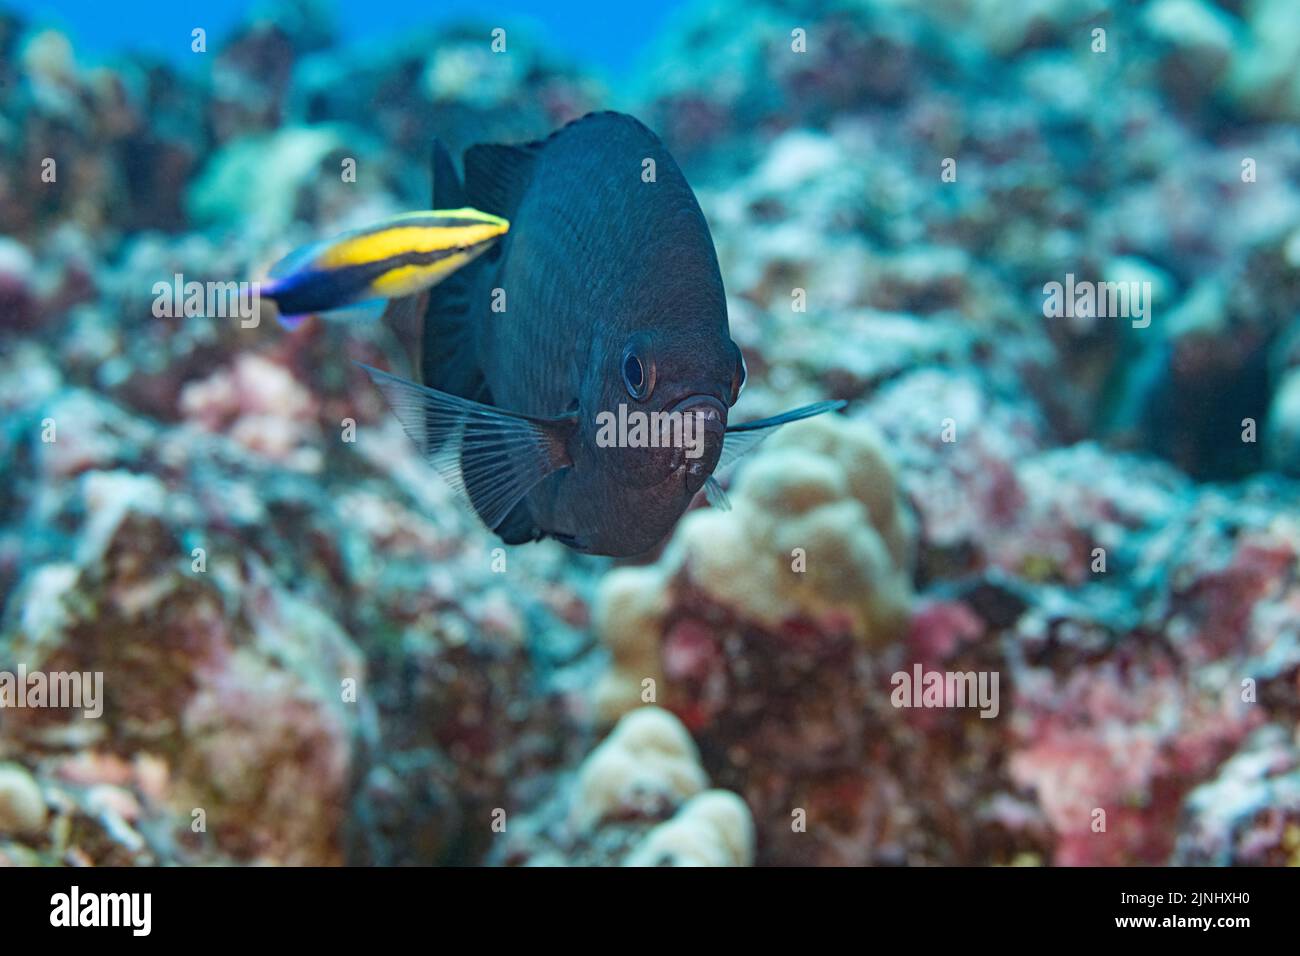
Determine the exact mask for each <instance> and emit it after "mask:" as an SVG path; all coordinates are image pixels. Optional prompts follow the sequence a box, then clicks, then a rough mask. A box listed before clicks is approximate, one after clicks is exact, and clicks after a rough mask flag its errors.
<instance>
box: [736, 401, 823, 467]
mask: <svg viewBox="0 0 1300 956" xmlns="http://www.w3.org/2000/svg"><path fill="white" fill-rule="evenodd" d="M847 404H848V403H847V402H844V401H831V402H815V403H813V404H812V405H804V406H802V407H801V408H792V409H790V411H788V412H782V413H781V414H780V415H773V416H772V417H771V418H760V419H759V420H758V421H755V422H745V423H744V424H741V425H728V426H727V433H726V436H725V437H724V438H723V440H722V454H721V455H719V456H718V464H717V467H716V468H714V469H713V474H714V475H718V474H721V473H722V471H723V469H725V468H729V467H730V466H731V465H734V464H735V463H736V460H737V459H738V458H740V456H741V455H744V454H746V453H747V452H750V451H753V450H754V448H756V447H757V446H758V444H759V443H760V442H761V441H762V440H763V439H765V438H767V437H768V436H769V435H771V434H772V433H773V432H774V431H776V430H777V429H778V428H780V427H781V426H782V425H788V424H789V423H790V422H797V421H800V420H802V419H805V418H812V417H813V416H814V415H821V414H823V413H824V412H833V411H836V410H837V409H841V408H843V407H844V406H845V405H847Z"/></svg>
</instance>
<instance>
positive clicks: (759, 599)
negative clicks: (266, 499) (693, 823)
mask: <svg viewBox="0 0 1300 956" xmlns="http://www.w3.org/2000/svg"><path fill="white" fill-rule="evenodd" d="M731 498H732V502H733V507H732V509H731V510H730V511H722V510H719V509H716V508H710V509H707V510H700V511H696V512H692V513H691V514H689V515H688V516H687V517H686V518H685V519H684V520H683V521H682V523H681V524H680V525H679V526H678V529H677V532H676V535H675V537H674V538H673V540H672V542H671V543H670V544H669V546H668V548H667V550H666V551H665V553H664V555H663V557H662V558H661V559H660V561H659V562H658V563H656V564H654V565H651V566H649V567H643V568H625V569H619V570H616V571H614V572H612V573H610V574H609V575H607V576H606V578H605V580H604V582H602V587H601V591H600V593H599V595H598V598H597V604H596V608H595V619H596V626H597V629H598V631H599V633H600V634H601V636H602V639H603V640H604V642H605V644H606V645H607V646H608V647H609V649H610V652H611V654H612V656H613V667H612V669H611V671H610V673H609V674H607V675H606V677H605V678H604V679H603V681H602V682H601V684H600V685H599V687H598V688H597V692H596V708H597V711H598V713H599V714H600V716H601V717H602V718H603V719H606V720H612V719H614V718H616V717H617V716H618V715H619V714H622V713H625V712H626V711H627V710H628V709H629V708H631V707H634V706H637V705H638V704H640V703H643V702H644V701H643V699H642V694H643V692H644V690H645V689H646V688H648V687H650V686H654V685H650V684H648V683H646V682H647V681H653V682H655V685H657V684H658V683H659V682H661V681H662V680H663V670H662V666H661V661H660V639H661V637H662V635H663V632H664V629H665V626H666V624H667V623H668V620H669V618H670V617H672V616H673V614H674V611H675V610H679V609H681V607H684V606H685V605H686V604H687V602H686V601H684V600H682V599H681V598H682V595H683V593H684V592H686V591H688V590H690V591H695V592H703V594H704V596H705V597H707V598H708V599H709V600H710V601H712V602H713V603H715V604H717V605H720V606H721V607H723V608H727V609H730V611H731V612H732V613H734V614H735V615H736V616H737V617H739V618H741V619H743V620H744V621H747V622H750V623H752V624H754V625H757V626H759V627H763V628H766V629H769V630H773V631H775V630H779V629H780V628H781V627H782V626H783V625H785V624H787V623H789V622H791V621H801V622H805V623H810V624H812V625H813V626H814V627H816V628H818V629H819V630H822V631H826V632H833V633H849V634H852V635H853V636H855V637H856V638H858V639H859V640H861V641H863V642H866V643H872V644H876V643H883V642H886V641H889V640H892V639H893V638H894V637H896V636H897V635H898V634H899V632H900V631H901V629H902V628H903V627H904V625H905V624H906V621H907V617H908V611H909V608H910V605H911V600H912V588H911V572H910V569H911V565H912V561H913V550H914V538H915V530H914V524H913V521H912V518H911V516H910V513H909V512H908V511H907V510H906V509H905V507H904V506H903V505H902V504H901V502H900V498H899V493H898V489H897V486H896V483H895V480H894V472H893V468H892V467H891V465H890V464H889V461H888V460H887V459H886V457H885V455H884V453H883V451H882V439H881V438H880V436H879V434H878V433H877V432H876V430H875V429H874V428H873V427H872V426H871V425H869V424H868V423H866V422H863V421H855V420H851V419H846V418H843V417H840V416H831V415H827V416H822V417H819V418H814V419H810V420H808V421H805V422H799V423H797V424H794V425H790V426H787V427H786V428H784V429H782V430H781V431H780V432H778V433H777V434H776V435H774V436H773V437H772V438H770V439H768V441H767V442H765V443H764V444H763V445H762V446H760V448H759V449H757V450H756V451H755V452H754V453H753V460H752V461H749V462H748V463H747V464H746V465H745V466H744V470H743V471H742V473H741V475H740V478H739V480H738V481H737V483H736V485H735V488H734V490H733V492H732V495H731ZM679 606H680V607H679ZM688 610H689V608H688Z"/></svg>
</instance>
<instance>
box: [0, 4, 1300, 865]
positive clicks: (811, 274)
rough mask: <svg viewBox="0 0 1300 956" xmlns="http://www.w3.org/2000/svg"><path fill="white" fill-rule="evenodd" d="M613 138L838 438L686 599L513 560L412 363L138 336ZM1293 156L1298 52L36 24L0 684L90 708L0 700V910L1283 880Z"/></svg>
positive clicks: (1294, 605)
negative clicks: (98, 882) (186, 884)
mask: <svg viewBox="0 0 1300 956" xmlns="http://www.w3.org/2000/svg"><path fill="white" fill-rule="evenodd" d="M197 28H201V29H203V31H204V35H203V38H202V43H200V39H199V38H198V37H197V36H196V35H195V34H194V33H193V32H192V31H193V30H195V29H197ZM494 30H504V31H505V32H504V33H503V34H501V35H500V36H501V37H502V38H504V44H505V48H504V49H503V50H501V51H499V52H498V51H495V50H494V49H493V41H494V36H496V35H495V34H494V32H493V31H494ZM199 46H202V47H203V48H202V49H198V47H199ZM599 109H619V110H624V111H627V112H630V113H632V114H633V115H635V116H637V117H638V118H640V119H641V120H643V121H644V122H645V123H646V124H647V125H649V126H650V127H651V128H652V129H654V130H655V131H656V132H657V133H658V134H659V135H660V136H661V137H662V138H663V139H664V142H665V143H666V145H667V147H668V149H669V150H670V151H671V152H672V153H673V155H674V156H675V157H676V159H677V160H678V162H679V163H681V165H682V167H683V169H684V171H685V173H686V175H687V178H688V179H689V181H690V182H691V184H692V186H693V187H694V189H695V190H696V192H697V195H698V197H699V200H700V203H701V206H702V208H703V210H704V212H705V214H706V216H707V218H708V221H709V225H710V227H711V229H712V232H713V237H714V241H715V243H716V246H717V250H718V256H719V260H720V264H721V268H722V274H723V279H724V281H725V283H726V288H727V294H728V308H729V312H730V320H731V330H732V336H733V338H734V339H735V340H736V342H737V343H738V344H739V345H740V346H741V347H742V349H743V352H744V355H745V359H746V362H747V365H748V370H749V385H748V387H747V389H746V391H745V394H744V396H743V397H742V398H741V400H740V402H739V403H738V405H737V407H736V409H735V412H734V415H733V420H734V421H741V420H745V419H749V418H759V417H762V416H765V415H769V414H774V413H776V412H779V411H781V410H783V409H785V408H787V407H789V406H791V405H794V404H799V403H803V402H813V401H818V400H821V399H826V398H837V399H844V400H846V401H847V402H848V407H847V409H846V410H845V412H844V413H842V414H840V415H836V416H825V417H823V418H818V419H813V420H810V421H808V422H805V423H800V424H798V425H792V426H789V427H788V428H787V429H784V430H783V431H782V432H781V433H780V434H778V435H777V436H775V437H774V438H772V439H770V440H769V441H767V442H765V443H764V444H763V445H762V446H760V448H759V449H758V450H757V451H756V452H754V453H753V454H752V455H751V456H748V457H747V459H746V460H745V461H744V462H743V463H742V464H741V465H740V466H739V467H738V468H737V469H736V473H735V474H734V476H732V477H731V478H730V479H729V481H728V486H729V494H730V497H731V501H732V504H733V507H732V509H731V510H730V511H722V510H717V509H712V508H709V507H708V506H706V505H704V504H703V503H702V502H701V503H699V504H698V505H697V506H696V507H695V508H694V509H693V510H692V511H691V512H690V513H688V515H687V516H686V518H685V519H683V521H682V522H681V523H680V524H679V525H678V527H677V529H676V531H675V533H674V534H673V536H672V537H671V539H670V540H669V541H668V543H667V544H666V546H665V547H664V548H663V549H661V551H659V552H658V553H654V554H651V555H647V556H645V557H644V558H643V559H640V560H632V561H611V560H609V559H604V558H595V557H590V556H583V555H580V554H577V553H574V552H572V551H570V550H568V549H566V548H564V547H563V546H561V545H559V544H557V543H555V542H554V541H543V542H540V543H536V544H530V545H524V546H518V547H509V548H507V547H504V546H502V545H501V543H500V542H499V541H498V540H497V539H496V538H495V537H494V536H493V535H492V534H491V533H490V532H488V531H486V530H484V529H483V528H482V527H481V525H479V523H478V522H477V521H476V519H475V518H474V517H473V515H472V514H471V513H470V512H469V510H468V509H467V508H466V506H464V505H463V504H462V503H461V502H460V501H459V500H458V499H456V498H455V497H454V496H453V494H452V493H451V491H450V490H449V489H448V488H447V486H446V485H444V484H443V483H442V482H441V480H440V479H439V478H438V477H437V476H436V475H434V474H433V473H432V472H431V471H429V470H428V469H427V468H426V467H425V466H424V465H423V464H422V463H421V462H420V461H419V459H418V455H417V453H416V451H415V449H414V447H412V446H411V444H410V443H409V442H408V441H407V440H406V438H405V436H404V435H403V434H402V432H401V429H400V426H399V425H398V424H397V422H396V421H395V420H394V419H393V418H392V416H391V415H389V414H388V413H387V411H386V409H385V407H384V405H383V400H382V398H381V396H380V395H379V394H378V393H377V392H376V390H375V389H374V388H373V386H372V385H371V384H370V382H369V380H368V379H367V378H366V376H365V374H364V373H363V372H361V371H360V370H359V369H358V368H357V367H356V366H355V365H354V364H353V361H354V360H356V361H364V362H367V363H369V364H375V365H381V366H387V365H389V364H390V363H391V362H392V360H393V349H392V344H391V342H389V341H387V340H386V338H385V336H384V332H383V329H382V328H380V327H379V326H377V325H373V324H371V325H365V324H361V325H351V326H348V325H339V324H330V323H325V322H320V321H308V322H307V323H305V324H304V325H302V326H301V327H299V328H297V329H295V330H293V331H292V332H290V331H287V330H285V329H283V328H281V327H280V326H279V325H278V324H277V323H276V322H274V321H273V320H266V321H260V322H258V323H256V324H253V325H250V324H249V323H246V322H242V321H241V320H240V319H239V318H237V317H233V316H224V317H223V316H215V315H198V316H195V315H180V316H174V315H163V316H161V317H160V316H158V315H157V314H156V309H155V305H156V299H157V297H158V293H157V292H156V291H155V289H156V287H157V284H158V283H160V282H161V283H163V284H165V285H167V286H170V284H171V283H172V282H173V277H183V278H184V281H187V282H188V281H196V282H218V283H225V282H231V281H241V280H246V279H253V278H257V277H260V276H262V275H264V274H265V270H266V267H267V266H268V265H269V264H270V263H272V262H274V261H275V260H276V259H277V258H279V257H280V256H282V255H283V254H284V253H286V252H287V251H288V250H290V249H291V248H293V247H295V246H298V245H300V244H302V243H305V242H308V241H311V240H313V239H317V238H320V237H321V236H325V235H329V234H331V233H333V232H337V231H339V230H340V229H343V228H347V227H351V226H358V225H362V224H365V223H367V222H370V221H373V220H376V219H379V218H381V217H383V216H386V215H389V214H392V213H397V212H401V211H404V210H412V209H423V208H427V207H428V204H429V188H430V173H429V151H430V144H431V142H432V140H433V138H434V137H435V136H436V137H440V138H442V139H443V140H444V141H445V142H446V143H447V144H448V146H449V147H450V148H451V151H452V153H453V155H456V156H459V154H460V152H461V151H462V150H463V149H464V148H466V147H467V146H469V145H471V144H473V143H476V142H508V141H524V140H529V139H534V138H537V137H541V136H544V135H546V134H547V133H549V132H550V131H551V130H553V129H555V128H556V127H558V126H560V125H562V124H564V123H565V122H567V121H569V120H571V119H574V118H576V117H578V116H581V115H583V114H584V113H586V112H588V111H591V110H599ZM1297 120H1300V5H1297V4H1295V3H1294V2H1292V0H1218V2H1215V0H1145V2H1119V0H1115V2H1110V0H1032V2H1006V3H999V2H996V0H827V2H812V0H717V2H705V0H685V2H683V3H679V4H650V5H647V6H642V5H627V6H626V8H624V7H622V6H620V5H615V4H608V3H606V4H590V3H583V4H564V3H554V4H541V3H537V4H509V3H502V4H478V5H474V6H471V5H469V4H462V5H457V4H451V5H448V6H446V7H440V8H439V11H438V12H436V13H433V12H430V5H426V4H409V5H406V4H385V3H380V2H373V3H367V4H339V5H337V6H334V5H331V4H328V3H318V2H312V0H296V2H295V0H285V2H268V3H256V4H248V5H241V4H229V5H224V6H220V7H219V6H218V5H212V10H211V11H210V12H207V11H205V12H203V13H201V14H200V13H191V12H189V11H187V10H182V9H181V8H180V6H179V5H173V4H168V5H164V4H155V3H140V4H136V5H132V4H124V5H123V4H114V5H108V4H90V3H87V4H84V5H83V4H71V3H65V4H58V3H47V4H43V3H39V2H38V3H35V4H31V5H28V6H25V7H24V8H23V9H22V10H21V11H20V10H19V9H17V8H9V9H7V10H6V9H4V8H3V7H0V234H3V235H2V236H0V678H3V677H4V675H6V674H7V675H10V676H11V678H12V676H13V675H17V674H19V673H20V670H21V671H22V672H25V673H27V674H29V675H30V674H31V673H34V672H40V673H46V674H55V673H78V674H86V675H91V674H99V675H102V688H103V690H102V698H101V699H100V700H99V701H98V702H97V709H99V710H100V711H101V713H99V714H98V715H96V716H87V715H86V712H85V711H86V708H81V709H76V708H68V707H48V706H18V705H17V703H16V699H15V698H13V697H8V698H6V697H5V696H4V691H5V687H4V684H3V681H2V680H0V863H10V864H17V865H36V864H100V865H114V864H116V865H151V864H167V863H184V864H229V863H235V864H252V863H261V864H268V863H269V864H343V863H349V864H365V865H371V864H379V865H392V864H459V865H479V864H486V865H494V864H561V865H564V864H570V865H572V864H600V865H606V864H660V863H671V864H705V865H749V864H759V865H765V864H766V865H771V864H785V865H866V864H876V865H879V864H1027V865H1052V864H1056V865H1100V864H1120V865H1132V864H1215V865H1241V864H1273V865H1276V864H1288V863H1289V864H1293V865H1294V864H1298V863H1300V749H1298V738H1297V732H1298V729H1300V562H1298V555H1300V130H1298V129H1297V126H1296V123H1297ZM349 161H351V169H352V170H353V171H354V173H355V175H354V176H352V177H349V176H347V175H346V170H348V169H349ZM1052 283H1061V284H1062V285H1065V284H1067V283H1068V284H1069V285H1071V286H1073V285H1074V284H1075V283H1125V284H1127V283H1135V285H1133V286H1128V285H1125V286H1124V288H1126V289H1127V288H1132V289H1135V290H1137V289H1140V290H1143V295H1142V313H1141V314H1137V313H1136V312H1135V314H1132V315H1129V314H1127V313H1126V314H1123V315H1105V314H1102V311H1103V310H1100V309H1094V310H1092V311H1089V310H1087V309H1080V310H1077V311H1076V310H1073V309H1070V310H1067V314H1060V313H1056V312H1053V310H1052V308H1050V307H1049V299H1050V293H1049V291H1048V287H1049V286H1050V284H1052ZM1117 287H1118V286H1117ZM1130 304H1133V303H1130ZM537 320H538V321H544V317H537ZM934 673H937V674H940V675H954V674H956V675H964V674H970V675H978V676H979V677H980V678H981V679H982V680H983V682H984V683H983V684H982V685H981V686H984V687H988V686H990V685H991V687H992V688H994V689H995V690H996V695H995V699H994V700H993V701H985V702H984V703H985V704H986V706H983V707H980V706H973V705H972V702H971V701H966V702H965V706H959V705H958V704H959V703H960V702H959V701H957V700H954V699H953V697H952V694H951V692H950V690H944V691H942V692H941V693H940V698H939V699H938V700H927V699H926V698H925V696H924V695H922V694H921V692H920V690H919V689H918V690H917V691H916V694H915V696H913V695H912V694H911V693H910V691H909V692H908V693H905V694H900V693H899V688H900V685H901V686H904V687H909V688H910V684H908V681H911V680H914V679H915V681H916V683H917V684H918V685H920V684H921V683H922V682H923V679H924V675H927V674H934ZM9 686H10V688H11V690H12V688H13V687H14V686H16V685H15V684H14V683H13V682H12V679H11V683H10V685H9ZM950 686H951V685H950ZM972 686H973V685H972Z"/></svg>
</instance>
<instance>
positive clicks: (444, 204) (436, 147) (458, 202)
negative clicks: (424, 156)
mask: <svg viewBox="0 0 1300 956" xmlns="http://www.w3.org/2000/svg"><path fill="white" fill-rule="evenodd" d="M432 166H433V208H434V209H460V208H462V207H463V206H468V205H469V203H467V202H466V201H465V190H464V189H463V188H462V187H461V184H460V177H458V176H457V175H456V167H455V166H454V165H452V162H451V154H450V153H448V152H447V147H446V146H444V145H442V140H439V139H435V140H434V141H433V163H432Z"/></svg>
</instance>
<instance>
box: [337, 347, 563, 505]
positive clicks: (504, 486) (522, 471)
mask: <svg viewBox="0 0 1300 956" xmlns="http://www.w3.org/2000/svg"><path fill="white" fill-rule="evenodd" d="M357 364H361V363H357ZM361 367H362V368H363V369H365V370H366V372H367V374H369V375H370V378H371V380H372V381H373V382H374V383H375V384H376V385H377V386H378V387H379V389H380V390H381V391H382V392H383V393H384V397H385V398H386V399H387V400H388V404H389V406H391V407H392V409H393V411H394V413H396V415H397V418H398V420H399V421H400V422H401V423H402V428H403V429H404V430H405V431H406V434H407V435H408V436H410V438H411V440H412V441H414V442H415V445H416V447H417V448H418V449H419V450H420V454H421V455H422V456H423V457H424V459H425V461H427V462H428V463H429V464H430V465H431V466H432V467H433V468H434V470H435V471H437V472H438V474H440V475H441V476H442V477H443V479H444V480H445V481H446V482H447V484H448V485H450V486H451V488H452V490H453V491H455V492H456V493H457V494H459V495H461V496H462V497H464V498H465V499H466V500H467V501H468V502H469V503H470V504H471V505H472V506H473V508H474V511H475V512H476V513H477V514H478V516H479V518H480V519H482V521H483V523H484V524H485V525H487V526H488V527H489V528H493V529H495V528H496V527H497V526H498V525H500V524H501V522H502V521H504V520H505V518H506V516H507V515H509V514H510V512H511V510H512V509H513V508H514V507H515V505H517V504H519V502H520V501H522V500H523V498H524V496H525V495H527V494H528V492H530V491H531V490H532V489H533V488H534V487H536V485H537V484H538V482H540V481H541V480H542V479H543V478H545V477H546V476H547V475H550V474H552V473H554V472H556V471H559V470H560V469H562V468H567V467H569V466H570V465H571V464H572V461H571V459H570V458H569V453H568V439H569V437H570V435H571V434H572V431H573V422H572V421H571V420H566V419H554V420H548V419H539V418H530V417H528V416H526V415H518V414H515V413H514V412H508V411H505V410H504V409H500V408H493V407H492V406H490V405H480V404H479V403H478V402H471V401H470V400H469V399H465V398H460V397H458V396H456V395H448V394H447V393H445V392H439V391H436V390H434V389H431V388H425V387H424V386H422V385H416V384H415V383H414V382H408V381H407V380H406V379H402V378H398V377H397V376H395V375H389V374H388V373H387V372H381V371H380V370H379V369H376V368H371V367H370V366H369V365H361Z"/></svg>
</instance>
